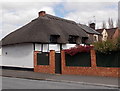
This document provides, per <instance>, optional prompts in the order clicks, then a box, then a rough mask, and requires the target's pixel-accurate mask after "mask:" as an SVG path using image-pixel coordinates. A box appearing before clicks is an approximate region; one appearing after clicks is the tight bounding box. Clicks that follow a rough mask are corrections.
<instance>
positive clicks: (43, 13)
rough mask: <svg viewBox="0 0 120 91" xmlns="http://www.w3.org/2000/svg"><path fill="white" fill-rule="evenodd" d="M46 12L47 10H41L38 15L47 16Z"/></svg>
mask: <svg viewBox="0 0 120 91" xmlns="http://www.w3.org/2000/svg"><path fill="white" fill-rule="evenodd" d="M45 14H46V12H45V11H40V12H39V13H38V16H39V17H40V16H45Z"/></svg>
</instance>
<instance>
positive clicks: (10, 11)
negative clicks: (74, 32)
mask: <svg viewBox="0 0 120 91" xmlns="http://www.w3.org/2000/svg"><path fill="white" fill-rule="evenodd" d="M50 1H51V0H9V2H8V1H7V0H1V3H0V6H1V8H0V25H1V26H0V34H2V35H0V39H1V38H3V37H4V36H5V35H7V34H9V33H10V32H12V31H14V30H16V29H18V28H20V27H21V26H23V25H25V24H27V23H28V22H30V21H31V20H33V19H35V18H37V17H38V12H39V11H41V10H44V11H46V13H48V14H51V15H55V16H58V17H62V18H65V19H69V20H73V21H75V22H77V23H81V24H86V25H88V22H96V28H101V26H102V22H103V21H106V22H107V21H108V18H112V19H113V21H114V24H116V21H117V19H118V0H57V1H56V0H52V2H50ZM107 1H109V2H107Z"/></svg>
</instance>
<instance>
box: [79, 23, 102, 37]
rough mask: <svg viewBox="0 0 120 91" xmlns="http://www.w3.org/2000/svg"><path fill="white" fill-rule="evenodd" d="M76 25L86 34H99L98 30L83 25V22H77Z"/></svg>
mask: <svg viewBox="0 0 120 91" xmlns="http://www.w3.org/2000/svg"><path fill="white" fill-rule="evenodd" d="M78 26H80V27H81V28H82V29H83V30H84V31H85V32H86V33H88V34H96V35H100V33H99V32H97V31H96V30H94V29H92V28H90V27H88V26H87V25H83V24H78Z"/></svg>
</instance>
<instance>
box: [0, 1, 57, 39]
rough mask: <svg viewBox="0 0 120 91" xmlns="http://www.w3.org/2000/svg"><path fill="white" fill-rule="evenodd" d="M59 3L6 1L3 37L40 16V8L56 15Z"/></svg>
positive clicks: (3, 17)
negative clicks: (55, 6)
mask: <svg viewBox="0 0 120 91" xmlns="http://www.w3.org/2000/svg"><path fill="white" fill-rule="evenodd" d="M55 4H57V3H49V2H48V3H35V2H34V3H14V2H13V3H4V4H2V9H1V10H0V12H1V11H2V14H1V17H2V18H1V19H2V22H1V24H2V28H1V30H2V37H1V36H0V38H3V37H4V36H6V35H7V34H8V33H10V32H12V31H14V30H15V29H17V28H20V27H22V26H23V25H25V24H27V23H29V22H30V21H31V20H33V19H35V18H37V17H38V12H39V11H40V10H45V11H46V12H47V13H49V14H51V15H55V12H54V9H53V7H54V5H55Z"/></svg>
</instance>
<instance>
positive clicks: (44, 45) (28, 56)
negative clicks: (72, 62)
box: [2, 11, 89, 68]
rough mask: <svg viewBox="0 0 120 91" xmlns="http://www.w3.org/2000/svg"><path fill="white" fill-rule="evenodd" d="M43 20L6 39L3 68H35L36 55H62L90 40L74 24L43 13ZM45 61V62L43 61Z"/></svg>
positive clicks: (28, 25)
mask: <svg viewBox="0 0 120 91" xmlns="http://www.w3.org/2000/svg"><path fill="white" fill-rule="evenodd" d="M38 15H39V17H38V18H36V19H34V20H32V21H31V22H30V23H28V24H26V25H24V26H23V27H21V28H19V29H17V30H16V31H14V32H12V33H10V34H8V35H7V36H6V37H4V38H3V39H2V66H10V67H22V68H34V52H35V51H39V52H49V51H50V50H55V52H57V53H60V51H61V50H62V49H68V48H70V47H73V46H75V45H76V44H82V43H85V42H86V40H89V38H88V35H87V33H86V32H84V31H83V29H80V28H79V26H78V25H77V23H75V22H74V21H70V20H66V19H62V18H59V17H56V16H52V15H49V14H46V13H45V11H41V12H39V14H38ZM43 61H44V59H43Z"/></svg>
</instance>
